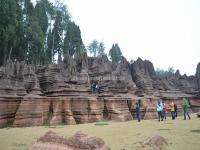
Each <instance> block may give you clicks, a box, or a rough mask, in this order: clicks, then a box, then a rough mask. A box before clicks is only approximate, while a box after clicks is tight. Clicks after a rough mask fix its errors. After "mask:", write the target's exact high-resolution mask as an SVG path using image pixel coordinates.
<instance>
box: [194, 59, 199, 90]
mask: <svg viewBox="0 0 200 150" xmlns="http://www.w3.org/2000/svg"><path fill="white" fill-rule="evenodd" d="M195 76H196V77H197V85H198V91H199V92H200V62H199V63H198V64H197V68H196V74H195Z"/></svg>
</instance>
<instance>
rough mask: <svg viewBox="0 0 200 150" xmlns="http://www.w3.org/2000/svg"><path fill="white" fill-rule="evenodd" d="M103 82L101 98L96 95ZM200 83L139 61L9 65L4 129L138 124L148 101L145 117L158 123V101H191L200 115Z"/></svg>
mask: <svg viewBox="0 0 200 150" xmlns="http://www.w3.org/2000/svg"><path fill="white" fill-rule="evenodd" d="M93 82H97V83H98V85H99V87H100V93H92V91H91V84H92V83H93ZM197 83H198V82H197V79H196V78H195V77H194V76H190V77H187V76H186V75H183V76H181V75H180V73H179V71H177V72H176V73H175V74H174V75H171V76H168V77H160V76H158V75H157V74H156V72H155V70H154V66H153V64H152V63H151V62H150V61H148V60H142V59H141V58H138V59H137V60H136V61H135V62H132V63H131V64H130V63H129V62H128V61H127V60H126V59H125V58H124V57H122V59H121V61H120V63H119V64H117V65H116V64H112V63H111V62H110V61H109V60H108V58H107V56H102V57H98V58H94V57H87V55H86V54H84V55H78V54H75V55H74V57H71V56H69V55H66V56H65V57H64V59H63V62H62V63H59V64H50V65H46V66H34V65H27V64H24V63H23V62H11V61H8V62H7V64H6V65H4V66H1V67H0V126H1V127H4V126H8V125H9V126H34V125H45V124H50V125H56V124H76V123H86V122H95V121H100V120H117V121H126V120H131V119H134V118H135V113H134V112H135V110H134V105H135V102H136V101H138V100H139V99H140V100H141V101H142V117H143V118H145V119H148V118H155V117H156V115H157V114H156V113H155V104H156V101H157V100H158V99H166V100H170V99H174V100H175V101H176V102H177V103H178V107H179V109H180V108H181V106H180V100H181V99H182V98H183V97H186V98H189V101H190V105H191V109H192V110H193V111H195V112H196V111H199V107H200V106H199V103H200V101H199V100H200V96H198V95H199V94H198V87H200V85H198V84H197Z"/></svg>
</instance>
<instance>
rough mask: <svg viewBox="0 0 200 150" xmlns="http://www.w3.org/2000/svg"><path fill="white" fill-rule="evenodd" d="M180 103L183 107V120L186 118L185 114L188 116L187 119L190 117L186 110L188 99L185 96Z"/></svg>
mask: <svg viewBox="0 0 200 150" xmlns="http://www.w3.org/2000/svg"><path fill="white" fill-rule="evenodd" d="M181 105H182V107H183V113H184V120H186V115H187V116H188V118H189V119H191V117H190V115H189V112H188V107H189V103H188V100H187V99H186V98H183V100H182V103H181Z"/></svg>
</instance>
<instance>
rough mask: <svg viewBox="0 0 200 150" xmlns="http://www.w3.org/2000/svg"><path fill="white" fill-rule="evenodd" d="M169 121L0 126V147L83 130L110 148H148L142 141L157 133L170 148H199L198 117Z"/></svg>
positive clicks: (17, 147) (18, 149)
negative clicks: (52, 133) (21, 126)
mask: <svg viewBox="0 0 200 150" xmlns="http://www.w3.org/2000/svg"><path fill="white" fill-rule="evenodd" d="M182 119H183V118H182V117H179V118H178V120H171V118H168V120H167V121H164V122H160V123H159V122H158V121H157V120H144V121H142V122H140V123H138V122H136V121H135V120H134V121H128V122H109V123H108V125H103V124H102V125H95V123H91V124H81V125H71V126H64V125H63V126H55V127H50V128H49V127H48V126H40V127H28V128H3V129H0V150H23V149H27V148H28V147H30V145H32V144H33V143H34V142H35V141H36V140H37V138H39V137H40V136H42V135H43V134H44V133H45V132H47V131H48V130H52V131H55V132H57V133H58V134H60V135H63V136H65V137H69V136H72V135H73V134H74V133H75V132H77V131H83V132H84V133H88V134H90V135H93V136H98V137H101V138H102V139H103V140H104V141H105V142H106V144H107V145H108V146H109V147H110V148H111V149H112V150H122V149H126V150H132V149H147V147H142V145H141V144H140V142H141V141H144V140H145V139H146V138H147V137H149V136H152V135H155V134H159V135H161V136H163V137H165V138H166V139H167V140H168V141H169V143H170V144H169V147H168V148H169V149H171V150H174V149H176V150H183V149H185V150H200V141H199V140H200V132H191V130H195V129H197V130H200V119H198V118H197V117H196V115H192V119H191V120H186V121H185V120H182Z"/></svg>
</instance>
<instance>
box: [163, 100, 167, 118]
mask: <svg viewBox="0 0 200 150" xmlns="http://www.w3.org/2000/svg"><path fill="white" fill-rule="evenodd" d="M162 106H163V109H162V118H163V120H164V119H165V120H166V119H167V104H166V103H165V101H164V100H163V104H162Z"/></svg>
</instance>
